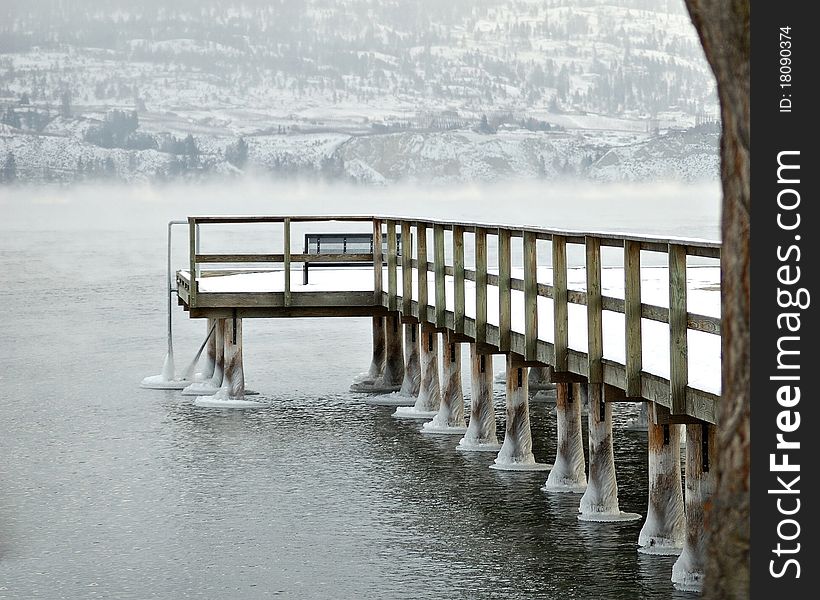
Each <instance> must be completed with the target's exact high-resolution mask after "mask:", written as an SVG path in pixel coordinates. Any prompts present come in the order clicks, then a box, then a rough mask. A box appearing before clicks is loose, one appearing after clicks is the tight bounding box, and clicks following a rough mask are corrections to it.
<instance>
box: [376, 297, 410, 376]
mask: <svg viewBox="0 0 820 600" xmlns="http://www.w3.org/2000/svg"><path fill="white" fill-rule="evenodd" d="M384 322H385V328H384V339H385V356H384V371H383V372H382V376H381V377H379V378H378V379H376V383H375V386H376V387H380V388H381V389H382V391H387V390H389V389H395V390H398V389H399V388H400V387H401V384H402V380H403V379H404V351H403V350H402V339H403V336H402V329H401V317H399V313H397V312H394V313H390V314H389V315H388V316H387V317H385V318H384Z"/></svg>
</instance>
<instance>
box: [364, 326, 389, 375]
mask: <svg viewBox="0 0 820 600" xmlns="http://www.w3.org/2000/svg"><path fill="white" fill-rule="evenodd" d="M372 331H373V358H372V360H371V361H370V369H368V371H367V378H366V380H368V381H375V380H376V379H378V378H380V377H381V376H382V374H383V373H384V363H385V359H386V357H387V346H386V344H387V338H386V337H385V322H384V317H381V316H378V317H373V322H372Z"/></svg>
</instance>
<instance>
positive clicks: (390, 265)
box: [385, 221, 398, 310]
mask: <svg viewBox="0 0 820 600" xmlns="http://www.w3.org/2000/svg"><path fill="white" fill-rule="evenodd" d="M385 224H386V225H387V308H388V310H398V307H397V304H398V299H397V297H396V296H397V294H398V273H397V272H396V265H397V252H396V222H395V221H385Z"/></svg>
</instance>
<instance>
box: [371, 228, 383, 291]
mask: <svg viewBox="0 0 820 600" xmlns="http://www.w3.org/2000/svg"><path fill="white" fill-rule="evenodd" d="M382 262H383V259H382V222H381V221H380V220H379V219H373V303H374V304H375V305H376V306H381V304H382V290H383V289H384V282H383V276H382Z"/></svg>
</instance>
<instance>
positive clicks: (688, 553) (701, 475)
mask: <svg viewBox="0 0 820 600" xmlns="http://www.w3.org/2000/svg"><path fill="white" fill-rule="evenodd" d="M714 448H715V427H714V426H712V425H707V424H705V423H703V424H692V425H687V426H686V535H685V536H684V542H683V552H681V555H680V556H679V557H678V560H677V561H675V564H674V565H673V567H672V582H673V583H674V584H675V587H676V588H678V589H682V590H688V591H700V590H701V588H702V587H703V572H704V567H705V564H706V538H705V531H704V519H703V517H704V507H705V505H706V504H707V503H708V502H709V500H710V499H711V497H712V494H713V493H714V490H715V475H714V471H713V469H712V468H711V466H712V465H711V463H712V461H713V460H714V458H713V456H712V453H713V452H714Z"/></svg>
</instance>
